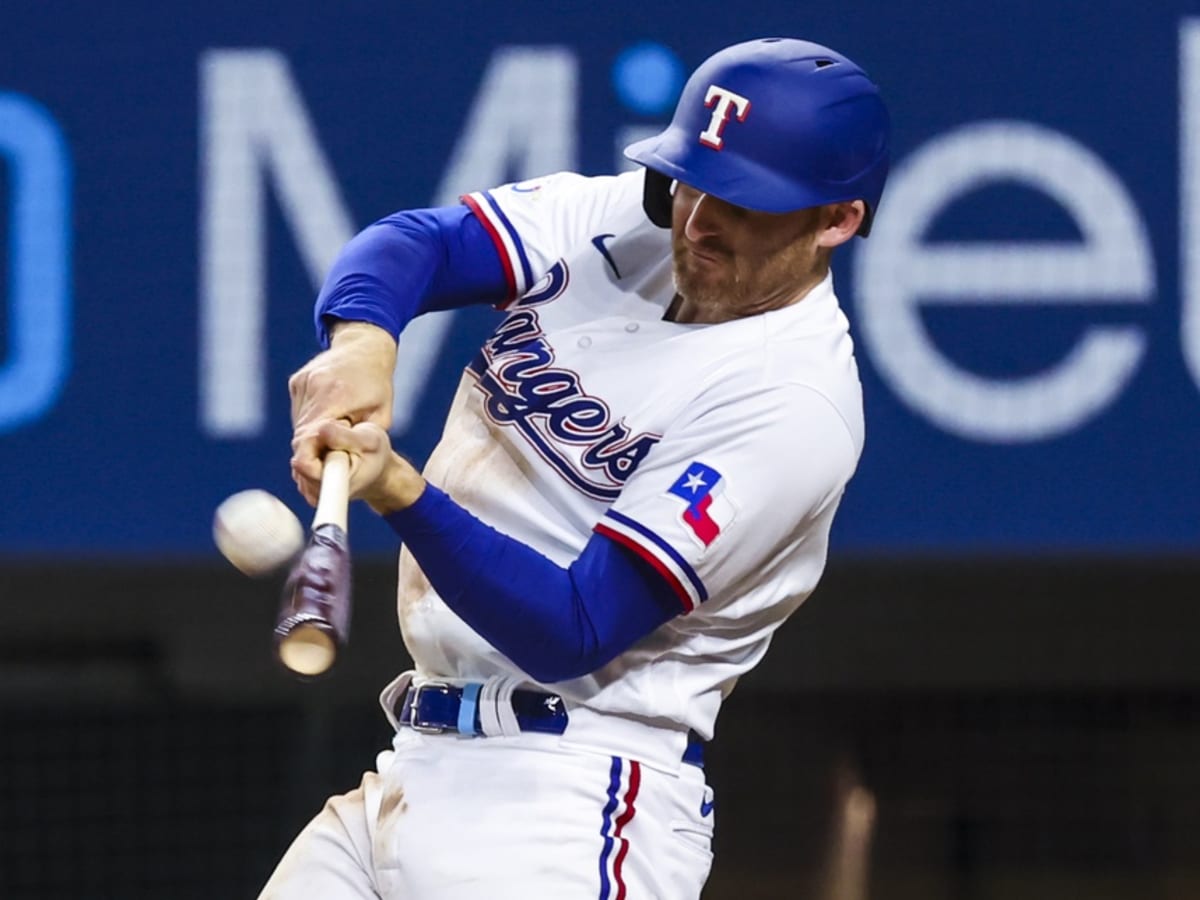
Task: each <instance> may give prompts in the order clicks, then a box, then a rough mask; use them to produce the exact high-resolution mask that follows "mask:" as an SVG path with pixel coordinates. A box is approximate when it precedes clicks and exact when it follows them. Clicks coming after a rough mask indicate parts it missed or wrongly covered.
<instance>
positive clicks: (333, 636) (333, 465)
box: [274, 450, 351, 679]
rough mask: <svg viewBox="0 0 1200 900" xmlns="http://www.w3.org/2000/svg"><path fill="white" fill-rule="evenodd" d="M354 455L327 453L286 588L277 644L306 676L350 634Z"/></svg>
mask: <svg viewBox="0 0 1200 900" xmlns="http://www.w3.org/2000/svg"><path fill="white" fill-rule="evenodd" d="M349 506H350V456H349V454H347V453H346V452H344V451H342V450H333V451H330V452H329V453H328V454H326V456H325V468H324V472H323V474H322V476H321V492H320V495H319V496H318V498H317V510H316V513H315V514H314V515H313V521H312V527H311V529H310V533H309V538H308V545H307V546H306V547H305V548H304V550H303V552H302V553H301V554H300V556H299V557H298V558H297V559H296V562H295V563H294V564H293V566H292V569H291V572H290V573H289V575H288V579H287V582H286V584H285V585H284V589H283V603H282V604H281V606H280V609H279V615H278V617H277V618H276V622H275V633H274V649H275V656H276V658H277V659H278V660H279V661H280V662H281V663H283V665H284V666H285V667H286V668H288V669H289V670H291V671H292V672H293V673H295V674H296V675H297V676H299V677H301V678H304V679H312V678H317V677H319V676H321V675H324V674H325V673H326V672H328V671H329V669H330V668H332V666H333V664H334V663H335V662H336V661H337V657H338V653H339V652H340V651H341V650H342V649H344V648H345V646H346V643H347V641H348V640H349V637H350V611H351V597H350V543H349V538H348V535H347V533H346V529H347V518H348V512H349Z"/></svg>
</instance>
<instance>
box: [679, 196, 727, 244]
mask: <svg viewBox="0 0 1200 900" xmlns="http://www.w3.org/2000/svg"><path fill="white" fill-rule="evenodd" d="M717 205H718V204H716V203H714V202H713V200H712V198H711V197H709V196H708V194H698V195H697V196H696V202H695V203H694V204H692V210H691V212H689V213H688V217H687V221H686V222H685V223H684V226H683V234H684V237H686V238H687V239H688V240H689V241H699V240H701V239H703V238H706V237H711V236H712V235H714V234H716V233H717V232H718V231H719V230H720V211H719V210H718V209H717Z"/></svg>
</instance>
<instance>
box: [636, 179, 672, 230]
mask: <svg viewBox="0 0 1200 900" xmlns="http://www.w3.org/2000/svg"><path fill="white" fill-rule="evenodd" d="M642 171H643V172H645V173H646V176H645V177H646V180H645V182H644V183H643V185H642V208H643V209H644V210H645V211H646V216H647V217H648V218H649V219H650V221H651V222H653V223H654V224H655V225H657V226H658V227H659V228H670V227H671V181H672V180H673V179H672V178H671V177H670V176H669V175H664V174H662V173H661V172H656V171H654V169H643V170H642Z"/></svg>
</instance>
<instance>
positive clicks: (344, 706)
mask: <svg viewBox="0 0 1200 900" xmlns="http://www.w3.org/2000/svg"><path fill="white" fill-rule="evenodd" d="M771 34H787V35H795V36H802V37H808V38H810V39H813V40H817V41H819V42H821V43H825V44H828V45H830V46H833V47H835V48H837V49H839V50H841V51H842V52H844V53H846V54H847V55H848V56H850V57H851V58H853V59H855V60H857V61H858V62H860V63H861V64H862V65H863V66H864V67H865V68H866V69H867V70H868V71H869V72H870V73H871V74H872V75H873V77H874V78H875V79H876V80H877V81H878V82H879V83H880V85H881V86H882V87H883V89H884V92H885V95H886V97H887V99H888V101H889V104H890V107H891V110H892V113H893V117H894V120H895V169H894V174H893V178H892V181H891V182H890V184H889V188H888V192H887V193H886V194H885V197H884V201H883V206H882V211H881V219H880V222H879V225H878V227H877V229H876V232H875V233H874V234H873V235H872V237H871V238H870V240H869V241H866V242H856V245H855V246H854V247H853V248H852V249H851V250H850V251H849V252H848V253H847V254H844V255H843V258H842V259H841V260H840V261H839V268H838V271H837V273H836V274H837V278H838V285H839V293H840V295H841V296H842V298H843V300H844V302H845V305H846V308H847V313H848V314H849V315H850V317H851V320H852V322H853V325H854V328H855V333H856V335H857V337H858V341H859V348H860V366H861V367H862V375H863V382H864V387H865V390H866V397H867V412H868V446H867V450H866V452H865V455H864V457H863V460H862V465H861V468H860V471H859V474H858V476H857V477H856V479H855V481H854V482H853V484H852V485H851V490H850V492H849V494H848V496H847V498H846V501H845V504H844V506H843V509H842V512H841V515H840V520H839V522H838V524H837V528H836V534H835V543H834V549H833V554H832V557H831V561H830V566H829V572H828V575H827V578H826V580H825V582H824V583H823V584H822V586H821V588H820V589H819V590H818V591H817V593H816V594H815V595H814V597H813V598H812V599H811V600H810V602H809V603H808V604H807V605H806V606H805V607H803V608H802V609H801V611H800V612H799V613H798V614H797V616H796V617H795V618H794V619H793V620H792V621H791V622H790V623H789V624H788V625H787V627H786V628H785V629H784V630H783V632H782V633H781V635H780V636H779V638H778V640H777V641H776V644H775V646H774V647H773V649H772V652H771V653H770V655H769V656H768V658H767V660H766V662H765V663H764V665H763V666H762V667H761V669H760V670H758V671H756V672H755V673H754V674H753V676H752V677H749V678H747V679H746V680H745V681H744V683H743V684H742V685H741V686H740V687H739V689H738V691H737V692H736V693H735V694H734V696H733V697H732V699H731V700H730V701H729V703H728V705H727V708H726V711H725V713H724V714H723V717H722V719H721V722H720V723H719V733H718V736H717V740H716V741H715V743H714V746H713V748H712V752H711V754H710V758H711V762H710V765H709V771H710V779H711V781H712V783H713V784H714V786H715V788H716V792H717V808H718V831H717V839H716V849H717V862H716V866H715V869H714V872H713V877H712V880H711V884H710V889H709V890H708V892H707V894H706V896H707V897H710V898H717V900H719V898H727V897H737V898H739V900H750V898H759V897H762V898H792V897H816V898H823V900H861V898H865V897H871V898H879V900H908V898H920V900H940V898H970V900H984V898H987V900H991V898H1033V900H1037V898H1050V897H1053V898H1061V897H1081V896H1087V897H1089V898H1098V900H1107V898H1122V900H1125V898H1128V900H1168V898H1169V900H1175V898H1194V897H1198V896H1200V763H1198V760H1200V653H1198V652H1197V634H1198V626H1200V612H1198V611H1197V605H1196V587H1195V586H1196V585H1197V583H1200V560H1198V554H1197V549H1198V548H1200V467H1197V465H1196V463H1195V453H1196V450H1197V447H1200V267H1198V266H1197V261H1200V228H1198V227H1197V226H1198V224H1200V5H1198V4H1196V3H1195V2H1191V3H1185V2H1181V0H1160V2H1157V3H1155V4H1150V5H1147V4H1140V3H1134V2H1133V0H1113V2H1108V3H1092V4H1082V3H1051V4H1045V3H1041V2H1034V0H1009V2H1005V3H998V4H991V5H974V4H946V3H938V2H933V0H913V2H909V3H904V4H895V3H886V2H883V0H862V2H855V3H851V4H843V5H840V6H837V5H834V4H829V5H827V6H826V7H821V8H809V7H808V6H806V5H801V6H799V7H798V6H797V5H796V4H786V3H782V2H747V3H740V4H736V5H735V7H732V8H731V7H729V6H728V5H725V4H718V3H715V2H712V0H696V2H694V3H693V4H691V5H690V6H689V7H688V10H687V12H686V13H683V12H681V10H680V8H679V7H677V5H675V4H671V3H665V2H661V0H641V2H638V3H636V4H635V3H632V2H627V0H613V2H610V3H607V4H603V5H594V6H590V7H587V8H583V7H578V8H577V7H576V6H575V5H573V4H562V5H553V6H552V5H549V4H533V3H527V2H515V3H505V4H502V5H501V4H495V5H484V4H479V5H475V4H462V3H458V2H446V3H439V4H429V5H425V4H411V5H409V4H384V3H358V4H353V5H350V4H331V3H324V4H323V3H315V2H307V0H306V2H302V3H297V4H291V5H289V6H288V7H287V8H286V11H281V10H280V9H279V8H274V9H270V8H267V7H262V8H257V7H254V6H253V5H251V4H244V3H233V2H229V0H213V2H209V3H205V4H198V3H197V4H191V3H180V4H161V3H149V2H142V0H123V2H119V3H114V4H85V3H81V2H65V0H45V2H34V0H9V2H6V3H5V4H3V5H2V6H0V298H2V299H3V306H2V307H0V310H2V312H0V459H2V460H3V463H0V472H2V473H3V475H2V478H3V486H4V493H5V496H4V502H3V507H2V510H3V511H2V512H0V616H2V621H3V623H4V627H3V629H2V630H0V897H4V898H10V897H11V898H67V897H71V898H79V897H88V898H91V897H96V898H110V897H111V898H138V897H181V898H182V897H193V896H194V897H211V896H225V897H241V896H244V897H251V896H254V894H255V893H256V891H257V889H258V887H259V886H260V885H261V883H262V881H263V880H264V879H265V877H266V875H267V874H268V872H269V871H270V869H271V867H272V865H273V863H274V861H275V859H276V858H277V857H278V855H279V854H280V853H281V852H282V850H283V848H284V847H285V846H286V845H287V843H288V842H289V841H290V839H291V837H292V836H293V835H294V834H295V832H296V830H297V829H298V828H299V827H300V826H301V825H302V824H303V822H304V821H306V820H307V819H308V818H309V817H310V816H311V815H312V814H313V813H314V812H315V811H316V810H317V809H318V808H319V806H320V804H321V802H322V801H323V799H324V798H325V796H326V795H327V794H329V793H331V792H334V791H341V790H345V789H348V788H350V787H351V786H353V785H354V784H355V783H357V780H358V777H359V775H360V773H361V771H362V770H363V769H364V768H366V767H369V766H371V765H372V764H373V759H374V753H375V752H376V750H378V749H380V748H381V747H382V746H384V744H385V743H386V741H387V739H388V735H387V725H386V723H385V722H384V720H383V719H382V716H381V715H380V714H379V712H378V708H377V705H376V703H375V699H374V697H375V694H376V693H377V691H378V689H379V687H380V686H382V685H383V684H384V683H385V682H387V681H388V680H389V679H390V678H391V677H392V675H393V674H394V673H395V672H396V671H398V670H400V669H402V668H404V667H405V666H406V664H407V661H408V660H407V657H406V655H405V652H404V649H403V645H402V643H401V641H400V638H399V635H398V633H397V632H396V629H395V626H394V612H393V609H392V600H391V592H392V588H393V581H394V574H393V568H392V556H393V554H394V550H395V548H394V546H393V545H392V542H391V539H390V535H389V533H388V531H387V529H386V528H385V527H383V526H381V525H379V524H378V523H376V522H373V521H372V520H371V519H370V518H369V517H368V516H362V515H360V517H359V518H357V519H355V520H354V523H353V525H352V538H353V541H354V545H355V548H356V551H357V554H358V565H357V572H356V584H355V587H356V595H357V601H358V602H357V608H356V611H355V619H354V625H353V644H352V653H351V654H350V656H349V658H348V659H347V660H346V662H345V665H344V666H343V667H342V668H340V669H339V670H338V671H337V672H336V674H335V675H334V676H333V677H332V678H330V679H329V680H327V681H325V682H322V683H320V684H315V685H307V686H306V685H299V684H297V683H295V682H293V681H291V680H290V679H289V678H287V677H286V676H285V675H284V674H283V673H282V672H280V671H279V670H278V669H276V668H275V667H273V666H272V664H271V663H270V660H269V655H268V647H269V640H268V638H269V630H270V626H271V621H272V617H273V614H274V608H275V602H276V597H277V594H278V584H277V583H274V582H271V581H270V580H269V579H268V580H266V581H263V582H253V581H250V580H248V579H245V578H243V577H242V576H240V575H239V574H238V573H237V572H236V571H234V570H233V569H232V568H231V567H230V566H229V565H228V564H227V563H225V562H224V561H223V560H222V559H220V558H219V556H218V555H217V553H216V551H215V549H214V547H213V545H212V541H211V537H210V534H209V526H210V520H211V514H212V510H213V509H214V507H215V506H216V504H217V503H218V502H219V501H220V500H221V499H222V498H224V497H225V496H227V495H228V494H230V493H232V492H234V491H236V490H240V489H242V488H246V487H262V488H266V489H268V490H272V491H274V492H276V493H278V494H279V495H280V496H284V497H286V498H288V499H289V500H290V501H291V500H292V492H291V489H290V482H289V479H288V476H287V466H286V462H287V456H288V434H289V428H288V411H287V406H286V388H285V381H286V377H287V375H288V373H290V372H291V371H292V370H294V369H295V368H296V367H298V366H299V365H300V364H301V363H303V361H304V360H305V359H306V358H307V357H308V356H309V355H310V354H311V353H312V352H313V351H314V349H315V344H314V338H313V334H312V328H311V322H310V314H309V310H310V306H311V299H312V296H313V294H314V290H315V285H316V283H317V282H318V281H319V279H320V277H321V273H322V272H323V269H324V266H326V265H327V264H328V261H329V259H330V258H331V256H332V254H333V253H334V252H336V250H337V247H338V246H339V245H340V244H341V243H342V242H343V241H344V240H345V239H346V238H348V237H349V236H350V234H352V233H353V231H354V230H356V229H357V228H359V227H362V226H363V225H365V224H367V223H368V222H370V221H372V220H373V219H375V218H378V217H380V216H382V215H385V214H387V213H388V212H390V211H392V210H394V209H397V208H401V207H408V206H422V205H430V204H435V203H444V202H452V201H453V200H454V198H455V197H456V196H457V195H458V194H459V193H461V192H463V191H466V190H471V189H476V188H481V187H486V186H490V185H494V184H498V183H501V182H503V181H507V180H512V179H520V178H524V177H530V176H533V175H537V174H542V173H544V172H547V171H553V170H557V169H562V168H576V169H580V170H582V171H585V172H591V173H601V172H608V171H612V170H613V169H614V167H620V166H621V165H622V162H621V160H620V157H619V148H620V147H621V146H623V145H624V144H625V143H626V142H627V141H628V140H630V139H632V138H634V137H636V136H638V135H640V134H642V133H644V132H646V131H647V130H651V129H655V128H658V127H661V125H662V124H663V122H664V121H665V119H666V118H667V117H668V116H669V112H670V109H671V107H672V105H673V102H674V99H675V96H676V95H677V92H678V89H679V87H680V85H681V83H682V79H683V77H684V76H685V75H686V73H687V72H688V71H689V70H690V69H691V68H692V67H694V66H695V65H696V64H697V63H699V62H700V61H701V60H702V59H703V58H704V57H705V56H706V55H708V54H709V53H710V52H712V51H713V50H715V49H717V48H718V47H720V46H724V45H726V44H729V43H733V42H735V41H738V40H742V39H748V38H751V37H758V36H765V35H771ZM491 321H492V319H491V315H490V314H489V313H488V312H487V311H472V312H471V313H462V314H457V315H455V316H442V317H439V318H436V319H431V320H430V321H428V322H424V323H422V326H421V328H420V329H419V330H418V331H417V332H416V333H415V334H414V335H412V336H411V337H406V339H405V342H404V343H403V344H402V346H404V348H405V354H406V356H405V359H406V361H407V366H406V368H405V373H404V376H403V380H402V381H400V382H398V384H397V397H398V400H397V405H398V421H397V427H396V429H395V439H396V441H397V443H398V445H399V446H401V447H403V448H404V449H405V450H406V451H407V452H408V453H409V454H410V455H411V456H413V457H415V458H418V459H419V458H423V456H424V455H425V454H427V453H428V451H429V449H430V448H431V447H432V445H433V443H434V441H435V440H436V437H437V431H438V423H439V421H440V415H441V412H442V411H443V410H444V408H445V406H446V404H447V402H448V400H449V396H450V390H451V387H452V385H453V384H454V382H455V381H456V379H457V373H458V371H459V370H460V368H461V366H462V364H463V363H464V362H465V361H466V358H467V354H468V353H469V351H470V349H471V347H472V345H473V344H474V343H476V342H477V341H478V340H479V338H480V336H481V335H482V334H483V333H484V332H485V331H486V329H487V328H488V327H489V323H490V322H491ZM797 464H798V465H802V464H803V461H802V460H797ZM293 505H294V507H295V508H296V509H297V510H298V511H301V510H300V506H299V503H298V501H293ZM514 824H515V825H519V823H514Z"/></svg>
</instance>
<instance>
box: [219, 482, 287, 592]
mask: <svg viewBox="0 0 1200 900" xmlns="http://www.w3.org/2000/svg"><path fill="white" fill-rule="evenodd" d="M213 540H214V541H216V544H217V548H218V549H219V550H220V551H221V553H222V554H224V556H225V558H226V559H227V560H229V561H230V562H231V563H233V564H234V565H235V566H237V568H239V569H241V570H242V571H243V572H245V573H246V574H247V575H253V576H260V575H269V574H270V573H271V572H274V571H275V570H277V569H279V568H280V567H281V566H283V565H284V564H285V563H287V562H288V561H289V560H290V559H291V558H292V557H294V556H295V555H296V554H297V553H299V552H300V550H301V549H302V548H303V547H304V526H303V525H301V524H300V520H299V519H298V518H296V514H295V513H294V512H292V511H291V510H290V509H288V507H287V505H286V504H285V503H284V502H283V501H282V500H280V499H279V498H278V497H276V496H275V495H274V494H269V493H267V492H266V491H261V490H257V489H255V490H249V491H241V492H239V493H237V494H234V495H233V496H231V497H229V498H228V499H226V500H225V501H224V502H222V503H221V505H220V506H218V507H217V511H216V513H215V514H214V515H213Z"/></svg>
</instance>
